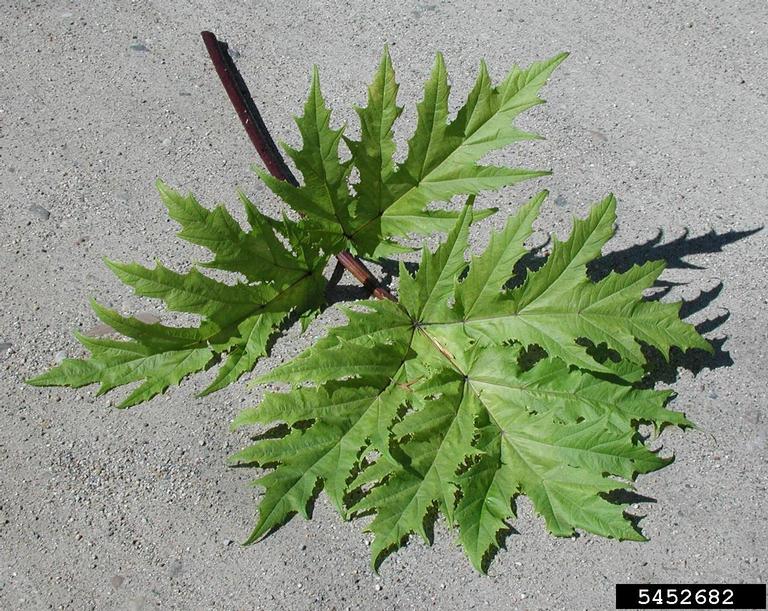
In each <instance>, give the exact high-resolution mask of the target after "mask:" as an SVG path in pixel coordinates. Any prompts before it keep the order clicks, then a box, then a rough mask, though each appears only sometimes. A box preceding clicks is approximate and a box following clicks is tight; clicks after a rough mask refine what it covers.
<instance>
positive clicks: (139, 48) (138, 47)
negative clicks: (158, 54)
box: [131, 42, 149, 53]
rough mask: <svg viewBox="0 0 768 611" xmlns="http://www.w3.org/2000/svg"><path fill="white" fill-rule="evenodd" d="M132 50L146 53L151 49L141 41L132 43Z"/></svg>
mask: <svg viewBox="0 0 768 611" xmlns="http://www.w3.org/2000/svg"><path fill="white" fill-rule="evenodd" d="M131 51H136V52H137V53H146V52H147V51H149V49H147V47H145V46H144V45H143V44H141V43H140V42H134V43H132V44H131Z"/></svg>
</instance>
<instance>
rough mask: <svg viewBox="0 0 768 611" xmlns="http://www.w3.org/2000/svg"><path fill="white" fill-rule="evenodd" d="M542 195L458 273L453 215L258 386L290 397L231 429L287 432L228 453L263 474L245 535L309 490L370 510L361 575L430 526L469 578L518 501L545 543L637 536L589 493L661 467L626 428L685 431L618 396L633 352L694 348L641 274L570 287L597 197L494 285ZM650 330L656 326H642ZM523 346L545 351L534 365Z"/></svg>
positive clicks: (277, 398)
mask: <svg viewBox="0 0 768 611" xmlns="http://www.w3.org/2000/svg"><path fill="white" fill-rule="evenodd" d="M478 103H479V102H478ZM545 195H546V194H545V193H542V194H540V195H538V196H536V197H535V198H533V199H532V200H531V201H530V202H528V203H527V204H526V205H524V206H523V207H521V208H520V210H519V212H518V213H517V214H516V215H515V216H514V217H512V218H511V219H510V220H509V221H508V223H507V224H506V227H505V228H504V229H503V230H502V231H500V232H498V233H495V234H494V235H493V236H492V237H491V240H490V243H489V245H488V248H487V249H486V251H485V252H484V253H482V254H480V255H478V256H476V257H474V258H472V260H471V261H470V262H469V263H467V262H466V261H465V258H464V257H465V251H466V248H467V235H468V231H469V225H470V222H471V220H472V215H471V207H470V206H466V207H465V208H464V210H463V211H462V213H461V214H460V216H459V217H458V219H457V221H456V224H455V226H454V228H453V229H452V230H451V231H450V233H449V235H448V237H447V239H446V240H445V241H444V242H443V243H442V244H440V246H439V247H438V248H437V250H436V251H435V252H434V253H430V252H429V251H427V250H426V249H425V250H424V251H423V253H422V259H421V264H420V266H419V269H418V271H417V272H416V274H415V275H413V276H412V275H410V274H409V273H408V272H407V271H406V270H405V268H404V267H402V266H401V271H400V274H401V276H400V287H399V296H400V302H399V304H395V303H392V302H388V301H385V302H370V303H367V304H365V310H363V311H361V310H359V309H354V310H349V311H348V312H347V316H348V319H349V320H348V323H347V324H346V325H344V326H342V327H339V328H336V329H333V330H331V331H330V332H329V333H328V335H327V336H326V337H325V338H323V339H321V340H320V341H318V342H317V343H316V344H315V345H314V346H313V347H312V348H310V349H309V350H307V351H306V352H305V353H303V354H301V355H299V356H298V357H297V358H295V359H293V360H292V361H289V362H287V363H284V364H282V365H280V366H279V367H277V368H275V369H274V370H272V371H271V372H269V373H268V374H266V375H264V376H262V377H261V378H260V379H259V380H257V381H260V382H264V381H280V382H287V383H289V384H292V385H293V388H292V389H291V390H289V391H287V392H284V393H270V394H267V395H266V398H265V399H264V401H263V402H262V405H261V406H259V407H256V408H252V409H249V410H247V411H246V412H244V413H243V415H241V416H240V417H239V418H238V419H237V421H236V424H237V426H244V425H249V424H260V425H265V424H269V423H271V422H274V421H278V422H282V423H285V425H287V426H288V432H287V434H286V435H285V436H283V437H280V436H277V437H273V436H270V438H269V439H261V440H257V441H256V442H255V443H254V444H253V445H252V446H250V447H249V448H247V449H246V450H244V451H243V452H242V453H241V454H239V455H238V456H237V460H239V461H241V462H246V463H253V464H257V465H259V466H261V467H270V466H271V467H274V471H272V472H270V473H269V474H267V475H266V476H264V477H262V478H261V479H259V480H258V481H257V483H258V484H259V485H261V486H264V487H265V489H266V492H265V496H264V501H262V504H261V506H260V512H259V522H258V524H257V526H256V529H255V530H254V534H253V535H252V537H251V539H249V540H254V539H256V538H258V537H261V536H263V535H264V534H266V533H267V532H269V531H270V530H271V529H273V528H275V527H277V526H278V525H279V524H282V523H283V522H285V521H286V520H287V519H289V518H290V516H291V515H292V514H294V513H301V514H303V515H305V516H306V507H307V506H308V504H309V503H311V502H312V500H313V499H314V497H315V496H316V495H317V494H318V493H319V491H320V490H321V489H322V488H323V487H325V488H326V489H327V491H328V493H329V496H330V497H331V499H332V502H333V503H334V505H335V506H336V507H337V509H338V510H339V511H340V513H342V515H344V516H346V515H348V513H349V512H352V513H355V514H360V513H374V514H375V515H374V518H373V521H372V522H371V523H370V525H369V526H368V530H370V531H371V532H372V533H373V534H374V542H373V544H372V547H371V551H372V560H373V563H374V567H378V566H379V564H380V563H381V561H382V560H383V559H384V557H386V555H387V554H389V553H391V551H393V550H395V549H397V548H398V547H400V546H401V545H403V544H404V542H405V541H406V540H407V539H408V537H409V536H410V535H411V534H413V533H416V534H419V535H420V536H421V537H422V538H423V539H424V540H425V541H427V542H429V541H430V540H431V529H430V524H431V522H432V521H433V520H434V518H435V516H436V515H437V514H442V515H444V516H445V517H446V518H447V520H448V522H449V523H450V524H454V523H455V524H457V525H458V527H459V532H460V537H459V539H460V542H461V544H462V546H463V547H464V549H465V551H466V553H467V555H468V556H469V558H470V560H471V562H472V563H473V565H474V566H475V567H476V568H477V569H478V570H481V571H482V570H486V568H487V563H488V560H489V558H490V556H491V555H492V554H493V551H494V550H495V549H496V548H497V547H498V545H499V544H500V537H501V536H502V534H503V532H504V531H505V530H507V529H508V525H507V524H508V522H507V521H508V520H509V519H511V518H512V517H514V500H515V498H516V497H517V496H519V495H525V496H528V497H529V498H530V499H531V501H532V503H533V505H534V507H535V509H536V511H537V512H539V513H540V514H541V516H542V517H543V518H544V520H545V522H546V524H547V527H548V529H549V530H550V531H551V532H552V533H553V534H555V535H558V536H567V535H570V534H572V533H573V532H574V530H575V529H582V530H586V531H589V532H593V533H596V534H600V535H603V536H608V537H614V538H618V539H634V540H641V539H642V538H643V536H642V534H641V533H640V532H639V531H638V530H636V528H635V527H634V526H633V524H632V523H631V522H630V521H629V520H627V518H626V516H625V515H624V508H625V507H624V506H623V505H622V504H620V503H616V502H615V501H613V500H611V499H610V498H609V497H607V496H606V495H608V494H609V493H610V492H612V491H614V490H620V489H628V488H631V487H632V483H631V482H632V481H633V480H634V479H635V477H636V476H637V475H638V474H641V473H648V472H649V471H653V470H656V469H659V468H662V467H663V466H665V465H667V464H668V463H669V462H670V460H668V459H662V458H660V457H659V456H658V455H657V454H655V453H654V452H651V451H650V450H649V449H647V448H646V447H645V446H644V445H643V443H642V442H641V441H640V440H639V437H638V430H637V427H638V426H639V425H640V424H641V423H648V424H653V425H654V426H655V427H656V428H657V429H661V428H662V427H664V426H665V425H669V424H676V425H678V426H681V427H687V426H691V423H690V422H689V421H688V420H687V419H686V418H685V416H684V415H683V414H681V413H679V412H675V411H671V410H669V409H667V407H666V404H667V403H668V401H669V400H670V398H671V395H670V393H669V392H667V391H659V390H642V389H639V388H636V387H635V386H633V384H632V382H633V381H635V380H636V378H637V375H636V372H637V370H638V369H639V368H641V366H642V365H643V364H644V361H643V360H642V358H640V359H638V358H637V356H638V354H641V353H640V352H639V350H635V349H634V346H639V344H638V341H641V342H643V343H646V344H648V345H650V346H653V347H656V348H658V349H660V350H662V351H665V349H667V347H668V346H669V345H675V346H678V347H681V348H689V347H704V346H707V345H708V344H707V343H706V341H705V340H704V339H702V338H701V337H700V336H698V334H696V333H695V331H694V330H693V329H692V327H690V326H689V325H686V324H685V323H683V322H681V321H680V320H679V318H678V317H677V313H678V309H677V307H676V305H673V304H658V303H656V302H648V301H645V300H644V299H643V295H642V291H643V289H645V288H647V287H648V286H650V284H651V283H652V282H653V280H655V278H656V277H657V275H658V273H659V272H660V267H659V266H658V265H655V264H649V265H646V266H643V267H642V268H633V269H632V270H630V271H628V272H626V273H624V274H611V275H609V276H608V277H606V278H605V279H603V280H601V281H600V282H597V283H595V282H592V281H590V280H589V278H588V277H587V275H586V265H587V264H588V263H589V262H590V261H591V260H593V259H595V258H596V257H599V256H600V251H601V248H602V246H603V244H604V243H605V242H606V241H607V240H608V239H609V238H610V236H611V235H612V232H613V222H614V220H615V201H614V200H613V198H612V197H609V198H606V200H604V201H603V202H601V203H599V204H597V205H596V206H595V207H594V208H593V210H592V212H591V213H590V215H589V216H588V217H587V219H585V220H578V221H576V222H575V224H574V229H573V231H572V233H571V236H570V237H569V239H568V240H566V241H565V242H559V241H555V245H554V248H553V250H552V254H551V255H550V256H549V257H548V259H547V260H546V261H545V263H544V265H543V266H541V267H540V268H539V269H538V270H537V271H533V272H531V271H529V272H528V273H527V274H526V275H525V278H524V279H523V280H522V282H520V283H519V285H518V286H517V288H514V289H511V290H510V289H507V288H505V287H506V286H507V285H508V283H509V282H510V281H511V280H514V277H515V266H516V265H517V264H518V263H519V262H520V261H521V260H522V258H523V257H524V256H525V255H526V253H527V252H528V251H527V250H526V249H525V247H524V244H523V243H524V241H525V240H526V239H527V238H528V237H529V235H530V233H531V231H532V226H533V222H534V220H535V218H536V215H537V213H538V211H539V208H540V206H541V204H542V202H543V200H544V197H545ZM593 311H594V312H599V313H600V316H601V317H602V318H603V319H605V320H606V321H607V322H606V323H605V324H604V325H603V326H602V327H601V328H600V329H594V328H593V326H592V325H591V324H587V323H584V322H582V321H581V318H580V314H582V313H584V312H586V314H585V316H586V318H587V321H588V322H590V317H591V316H593V314H592V312H593ZM529 312H531V313H535V316H536V321H537V325H532V324H530V323H528V322H527V320H528V319H527V318H526V317H527V316H528V313H529ZM564 312H565V313H566V314H564ZM654 317H655V320H656V322H657V324H660V325H661V326H662V329H663V331H659V332H657V333H654V332H652V331H651V329H650V324H651V322H650V321H651V320H653V319H654ZM489 319H492V320H494V321H496V322H494V324H495V325H496V326H495V327H493V328H492V329H491V328H489V327H486V326H484V325H487V324H488V323H487V320H489ZM553 330H555V331H556V332H555V331H553ZM553 336H555V337H556V338H557V339H558V340H559V343H556V344H553V343H552V341H551V338H552V337H553ZM582 339H587V340H590V341H591V342H592V343H593V344H601V343H605V344H607V345H608V347H610V348H613V349H615V350H616V352H617V353H618V355H619V358H620V359H621V360H620V361H619V362H613V361H609V362H604V361H598V360H595V358H593V357H592V356H590V354H589V353H588V352H587V351H586V349H585V348H584V347H583V345H582V344H583V342H581V343H577V340H582ZM630 343H632V346H633V348H632V349H629V348H628V346H629V345H630ZM532 345H537V346H539V347H540V348H543V349H544V352H543V353H542V354H541V355H540V356H539V357H538V358H537V359H536V360H534V361H533V362H531V358H530V357H529V355H528V349H529V347H530V346H532ZM638 360H639V364H638ZM621 375H626V378H625V379H622V377H621ZM307 383H309V384H310V385H312V386H310V387H307V386H305V384H307Z"/></svg>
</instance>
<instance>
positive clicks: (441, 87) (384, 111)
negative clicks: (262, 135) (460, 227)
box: [259, 49, 566, 258]
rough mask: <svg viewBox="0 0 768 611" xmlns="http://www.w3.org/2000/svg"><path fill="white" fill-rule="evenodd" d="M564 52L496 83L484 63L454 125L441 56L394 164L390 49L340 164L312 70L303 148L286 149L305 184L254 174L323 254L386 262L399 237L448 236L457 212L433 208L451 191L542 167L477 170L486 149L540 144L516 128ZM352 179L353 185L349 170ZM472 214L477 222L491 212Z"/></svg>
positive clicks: (482, 187) (480, 187) (335, 135)
mask: <svg viewBox="0 0 768 611" xmlns="http://www.w3.org/2000/svg"><path fill="white" fill-rule="evenodd" d="M565 57H566V54H560V55H557V56H555V57H553V58H552V59H550V60H548V61H545V62H538V63H534V64H532V65H531V66H530V67H529V68H527V69H524V70H523V69H520V68H518V67H513V68H512V70H511V71H510V72H509V74H508V75H507V76H506V77H505V79H504V80H503V81H502V82H501V83H500V84H499V85H497V86H494V85H493V84H492V82H491V79H490V76H489V75H488V71H487V68H486V66H485V64H484V63H483V64H481V66H480V72H479V74H478V77H477V82H476V83H475V86H474V88H473V90H472V91H471V92H470V94H469V96H468V98H467V100H466V102H465V103H464V104H463V106H462V107H461V109H460V111H459V113H458V114H457V116H456V117H455V118H454V119H453V120H449V117H448V96H449V92H450V87H449V85H448V75H447V70H446V67H445V63H444V61H443V57H442V55H440V54H438V55H437V57H436V60H435V66H434V68H433V70H432V74H431V76H430V78H429V80H428V81H427V83H426V85H425V88H424V97H423V99H422V100H421V102H420V103H419V104H418V105H417V115H418V118H417V124H416V130H415V132H414V134H413V135H412V136H411V138H410V139H409V141H408V154H407V156H406V158H405V160H404V161H403V163H402V164H401V165H399V166H396V165H395V163H394V161H393V155H394V153H395V144H394V138H393V127H394V124H395V122H396V120H397V118H398V117H399V116H400V114H401V111H402V108H401V107H399V106H397V90H398V85H397V82H396V80H395V73H394V70H393V68H392V61H391V59H390V56H389V52H388V50H386V49H385V50H384V54H383V56H382V59H381V62H380V64H379V67H378V69H377V71H376V73H375V75H374V78H373V82H372V83H371V85H370V86H369V88H368V100H367V105H366V106H365V107H364V108H356V111H357V114H358V117H359V119H360V125H361V129H360V139H359V140H356V139H353V138H345V139H344V141H345V142H346V144H347V146H348V148H349V150H350V152H351V158H350V159H349V160H347V161H341V160H340V157H339V141H340V139H341V137H342V136H341V134H342V130H341V129H339V130H334V129H332V128H331V127H330V111H329V110H328V108H327V107H326V106H325V101H324V100H323V98H322V95H321V94H320V83H319V77H318V73H317V69H315V70H314V72H313V75H312V84H311V88H310V92H309V98H308V100H307V103H306V105H305V107H304V114H303V116H302V117H301V118H299V119H298V120H297V124H298V126H299V131H300V132H301V136H302V143H303V145H302V149H301V150H300V151H296V150H294V149H292V148H290V147H286V151H287V152H288V154H289V155H290V156H291V158H292V159H293V161H294V163H295V164H296V167H297V168H298V169H299V171H300V172H301V173H302V176H303V177H304V184H303V185H300V186H293V185H290V184H288V183H286V182H283V181H279V180H277V179H275V178H272V177H270V176H269V175H267V174H266V173H265V172H263V171H260V172H259V175H260V176H261V178H262V180H264V182H265V183H266V184H267V186H268V187H269V188H270V189H272V191H274V192H275V193H276V194H277V195H278V196H280V197H281V198H282V199H283V200H284V201H285V202H286V203H287V204H288V205H289V206H290V207H292V208H293V209H294V210H296V211H297V212H299V213H300V214H302V215H305V217H306V218H305V228H306V231H307V232H308V234H309V235H311V236H312V239H313V240H314V241H316V242H317V243H319V244H321V245H322V247H323V248H324V249H325V250H326V252H334V253H335V252H339V251H340V250H342V249H344V248H347V249H350V250H352V251H354V252H357V253H359V254H361V255H363V256H370V257H374V258H377V257H382V256H385V255H389V254H393V253H397V252H402V251H403V250H404V247H402V246H401V245H399V244H398V243H397V242H396V240H397V239H398V238H403V237H405V236H407V235H409V234H418V235H430V234H433V233H435V232H441V231H449V230H450V229H451V228H452V227H453V225H454V221H455V219H456V218H457V216H458V213H457V212H455V211H451V210H443V209H435V208H430V207H429V206H430V204H432V203H435V202H449V201H450V200H451V199H452V198H453V197H454V196H457V195H465V196H471V195H477V194H478V193H480V192H481V191H488V190H497V189H500V188H502V187H505V186H508V185H513V184H516V183H518V182H521V181H523V180H529V179H532V178H537V177H540V176H543V175H546V174H548V173H549V172H547V171H540V170H528V169H520V168H507V167H497V166H488V165H479V164H478V162H479V161H480V160H481V159H482V158H483V157H484V156H486V155H487V154H488V153H490V152H492V151H495V150H498V149H501V148H503V147H505V146H508V145H509V144H512V143H514V142H518V141H521V140H530V139H534V138H537V136H535V135H533V134H529V133H526V132H523V131H521V130H519V129H518V128H516V127H515V126H514V124H513V121H514V119H515V118H516V117H517V116H518V115H519V114H520V113H521V112H523V111H525V110H526V109H528V108H530V107H532V106H534V105H536V104H539V103H541V102H542V100H541V99H540V98H539V97H538V91H539V90H540V89H541V87H542V86H543V85H544V84H545V83H546V80H547V78H548V77H549V75H550V74H551V73H552V72H553V71H554V69H555V68H556V67H557V66H558V65H559V64H560V63H561V62H562V61H563V60H564V59H565ZM353 168H354V169H356V170H357V175H358V180H357V181H356V182H354V183H350V181H351V180H352V178H351V177H352V175H353V174H352V172H351V170H352V169H353ZM493 212H494V210H493V209H488V210H484V211H478V212H476V213H475V214H474V217H475V219H476V220H477V219H480V218H484V217H485V216H487V215H489V214H492V213H493Z"/></svg>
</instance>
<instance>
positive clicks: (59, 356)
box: [53, 350, 67, 365]
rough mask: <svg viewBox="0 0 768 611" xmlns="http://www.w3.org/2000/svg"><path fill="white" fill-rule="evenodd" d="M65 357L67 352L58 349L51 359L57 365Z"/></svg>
mask: <svg viewBox="0 0 768 611" xmlns="http://www.w3.org/2000/svg"><path fill="white" fill-rule="evenodd" d="M65 358H67V353H66V352H64V350H59V351H58V352H57V353H56V354H54V355H53V360H54V361H55V362H56V364H57V365H61V364H62V363H63V362H64V359H65Z"/></svg>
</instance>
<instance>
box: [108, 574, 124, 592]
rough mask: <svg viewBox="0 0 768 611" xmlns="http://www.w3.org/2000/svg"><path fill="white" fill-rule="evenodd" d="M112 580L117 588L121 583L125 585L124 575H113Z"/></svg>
mask: <svg viewBox="0 0 768 611" xmlns="http://www.w3.org/2000/svg"><path fill="white" fill-rule="evenodd" d="M110 581H111V582H112V587H113V588H115V590H117V589H118V588H119V587H120V586H121V585H123V582H124V581H125V577H123V576H122V575H112V579H110Z"/></svg>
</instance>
